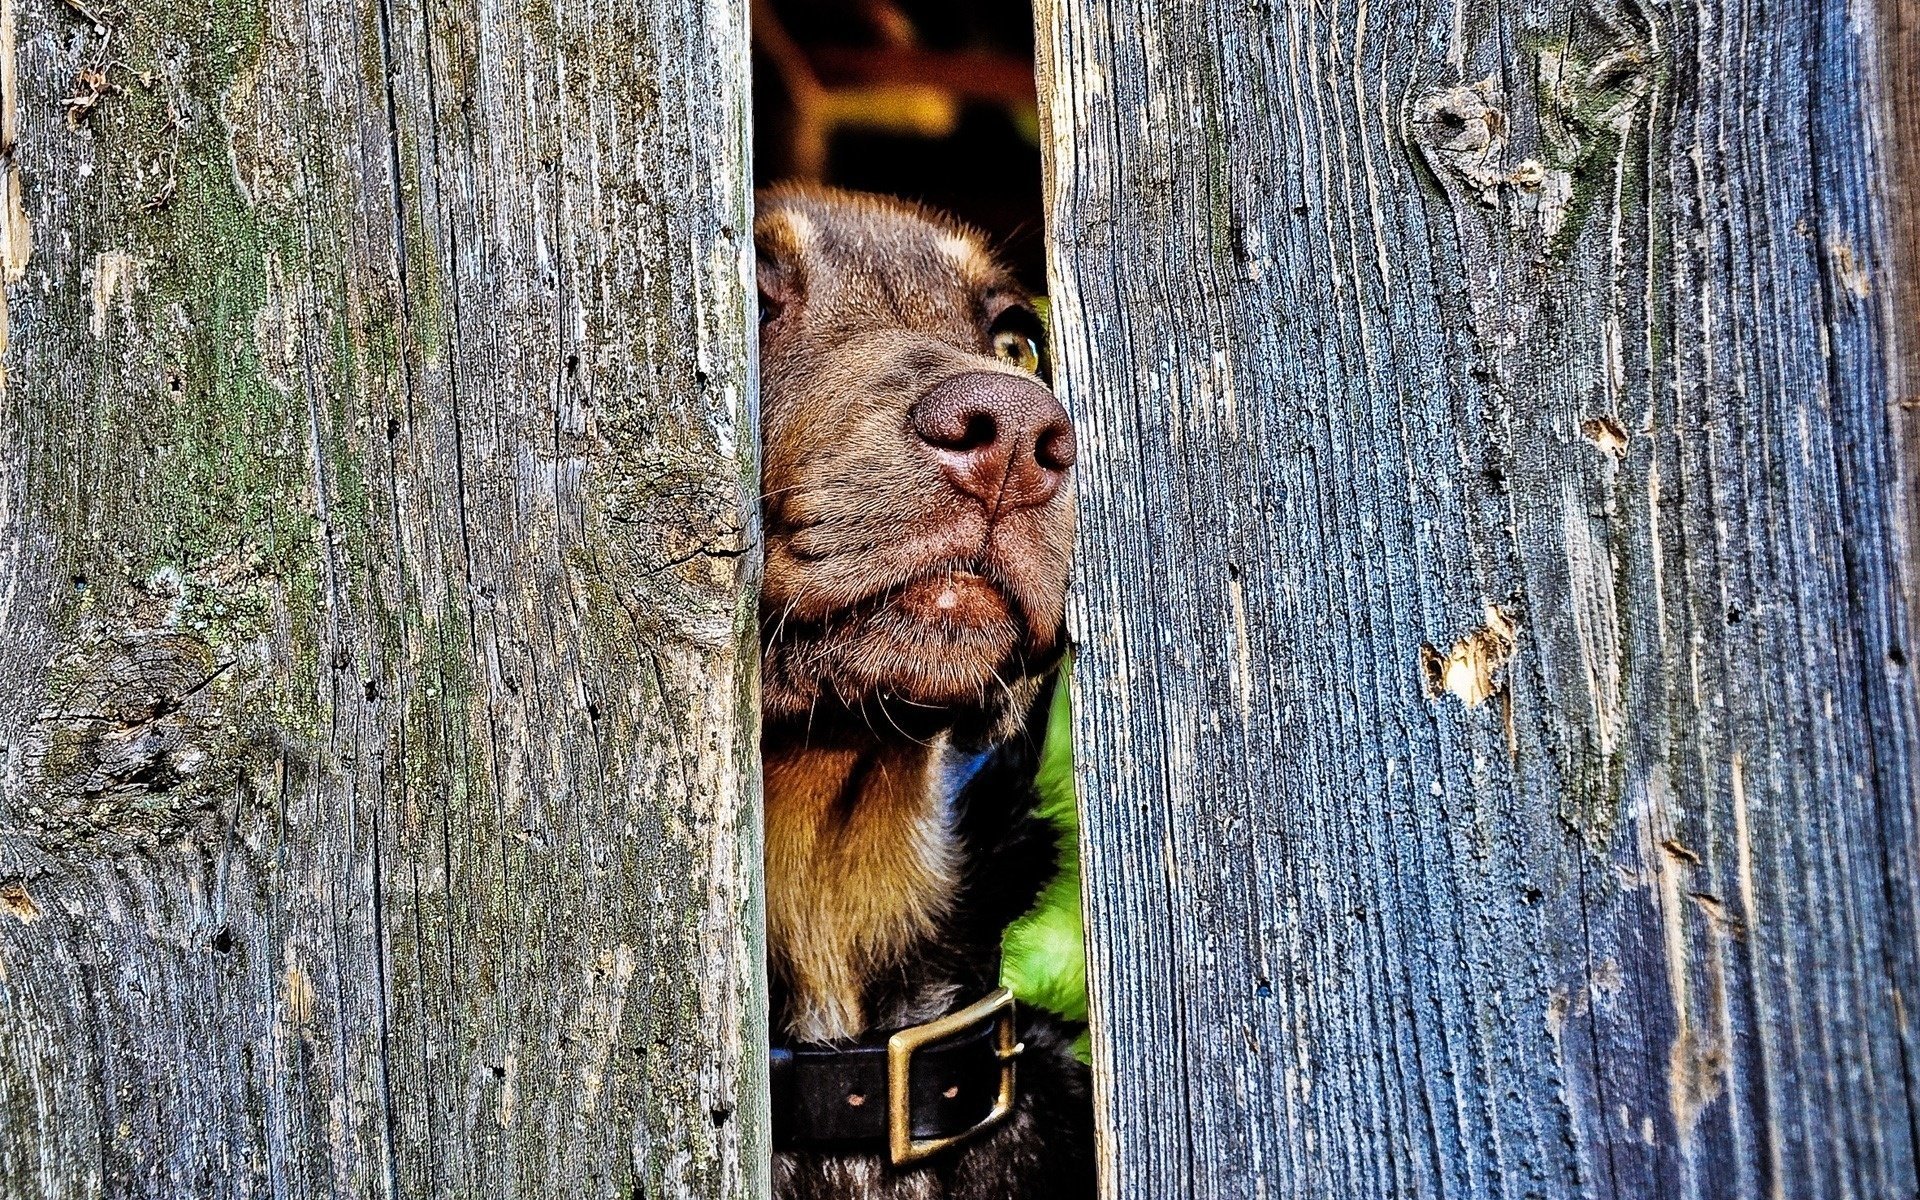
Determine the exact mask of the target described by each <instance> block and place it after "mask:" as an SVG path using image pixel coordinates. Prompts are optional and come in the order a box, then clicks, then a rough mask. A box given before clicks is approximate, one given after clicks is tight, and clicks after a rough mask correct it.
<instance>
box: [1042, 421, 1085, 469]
mask: <svg viewBox="0 0 1920 1200" xmlns="http://www.w3.org/2000/svg"><path fill="white" fill-rule="evenodd" d="M1078 457H1079V448H1078V447H1077V446H1076V445H1075V444H1074V440H1073V426H1071V425H1068V424H1066V423H1065V422H1059V423H1056V424H1053V425H1049V426H1047V427H1046V428H1045V429H1042V430H1041V431H1040V436H1039V438H1037V439H1036V440H1035V441H1034V443H1033V460H1034V461H1035V462H1037V463H1039V464H1040V465H1041V466H1042V467H1045V468H1047V469H1048V470H1050V471H1064V470H1066V469H1067V468H1068V467H1071V466H1072V465H1073V462H1074V460H1075V459H1076V458H1078Z"/></svg>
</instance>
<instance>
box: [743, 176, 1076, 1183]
mask: <svg viewBox="0 0 1920 1200" xmlns="http://www.w3.org/2000/svg"><path fill="white" fill-rule="evenodd" d="M754 239H755V244H756V249H757V252H758V257H757V273H758V278H759V291H760V362H761V398H762V470H761V478H762V488H763V497H762V502H761V503H762V517H763V523H764V528H765V538H766V541H765V548H766V576H765V588H764V592H763V594H762V599H761V645H762V651H763V657H762V667H761V681H762V682H761V703H762V716H763V726H762V729H763V732H762V741H761V747H762V756H763V762H764V767H765V776H764V777H765V795H766V809H765V811H766V880H767V945H768V965H769V982H770V997H771V1015H772V1024H773V1035H774V1049H773V1052H772V1054H773V1057H772V1062H771V1073H772V1092H773V1105H774V1150H775V1154H774V1195H775V1196H776V1197H778V1198H779V1200H828V1198H832V1200H908V1198H909V1197H911V1198H913V1200H1023V1198H1026V1197H1046V1200H1078V1198H1080V1197H1091V1196H1092V1195H1093V1148H1092V1116H1091V1107H1090V1101H1089V1098H1088V1092H1089V1088H1088V1080H1087V1070H1086V1068H1085V1066H1084V1065H1082V1064H1081V1063H1080V1062H1079V1061H1078V1060H1077V1059H1076V1058H1075V1057H1074V1056H1073V1054H1072V1053H1071V1050H1070V1044H1071V1037H1072V1034H1073V1032H1074V1031H1073V1030H1072V1029H1070V1028H1069V1027H1068V1026H1067V1025H1066V1024H1065V1023H1064V1022H1063V1021H1061V1020H1060V1019H1058V1018H1056V1017H1053V1016H1052V1015H1050V1014H1047V1013H1044V1012H1040V1011H1037V1010H1029V1009H1026V1008H1022V1007H1016V1008H1013V1009H1009V1008H1007V1007H1005V1006H1004V1005H1005V1001H1006V997H1005V995H1004V994H1003V993H999V992H997V991H996V988H997V984H998V979H999V971H1000V939H1001V935H1002V933H1003V931H1004V930H1005V928H1006V927H1007V925H1008V924H1009V923H1010V922H1011V921H1013V920H1015V919H1016V918H1018V917H1019V916H1020V915H1021V914H1022V913H1023V912H1025V911H1026V910H1027V909H1028V908H1029V907H1030V906H1031V905H1032V904H1033V902H1034V900H1035V897H1036V896H1037V895H1038V893H1039V891H1040V889H1041V888H1042V887H1043V886H1045V884H1046V883H1047V882H1048V880H1049V879H1050V878H1051V876H1052V875H1053V873H1054V871H1055V870H1056V869H1057V861H1056V860H1057V854H1058V848H1057V844H1056V837H1055V833H1054V830H1053V829H1052V827H1051V826H1050V825H1048V824H1047V823H1046V822H1045V821H1043V820H1041V819H1039V818H1038V817H1037V816H1036V815H1035V813H1034V811H1033V808H1034V803H1035V799H1036V797H1035V793H1034V790H1033V776H1034V771H1035V769H1036V766H1037V760H1038V740H1039V730H1040V729H1041V728H1043V719H1044V714H1045V711H1046V707H1047V705H1046V699H1047V696H1048V694H1049V692H1050V689H1051V688H1052V686H1054V676H1055V674H1056V673H1057V667H1058V664H1059V662H1060V659H1061V656H1062V654H1063V651H1064V646H1065V633H1064V608H1065V596H1066V589H1067V583H1068V576H1069V572H1070V569H1071V567H1072V561H1073V536H1074V508H1073V493H1072V487H1071V472H1072V467H1073V464H1074V459H1075V455H1076V445H1075V441H1074V432H1073V426H1072V424H1071V422H1070V421H1069V420H1068V418H1067V413H1066V411H1065V409H1064V408H1063V407H1062V406H1061V404H1060V402H1059V401H1058V400H1057V399H1056V398H1055V397H1054V394H1053V392H1052V390H1051V389H1050V387H1049V386H1048V383H1047V378H1046V376H1045V369H1044V364H1043V356H1044V348H1043V341H1044V331H1043V329H1042V326H1041V322H1040V320H1039V317H1038V316H1037V315H1036V313H1035V311H1034V308H1033V305H1032V303H1031V299H1030V297H1029V296H1028V295H1027V294H1026V293H1025V292H1024V291H1022V289H1021V288H1020V287H1019V286H1018V285H1017V284H1016V282H1015V281H1014V279H1013V277H1012V276H1011V274H1010V273H1009V272H1008V271H1007V270H1006V269H1005V267H1004V266H1002V265H1001V264H1000V263H999V262H997V261H996V260H995V258H994V257H993V255H992V254H991V253H990V252H989V251H988V249H987V248H986V247H985V245H984V244H983V242H982V239H981V238H980V236H979V235H978V234H976V233H975V232H973V231H972V230H970V229H968V228H966V227H964V226H962V225H960V224H958V223H956V222H955V221H953V220H951V219H948V218H947V217H944V216H942V215H940V214H938V213H935V212H932V211H930V210H928V209H925V208H921V207H919V206H916V205H912V204H908V203H904V202H901V201H897V200H892V199H887V198H883V197H878V196H869V195H861V194H856V193H850V192H843V191H836V190H832V189H827V188H821V187H814V186H786V187H779V188H775V189H772V190H769V191H766V192H763V193H762V194H761V195H760V197H759V207H758V214H757V217H756V220H755V225H754ZM947 1017H952V1018H953V1021H951V1022H948V1024H953V1023H955V1022H957V1023H959V1025H960V1027H959V1028H957V1029H953V1030H950V1031H948V1032H945V1033H941V1032H940V1029H939V1027H938V1026H934V1027H932V1028H929V1023H931V1022H937V1021H939V1020H940V1019H942V1018H947ZM916 1041H918V1042H921V1043H923V1044H921V1045H918V1046H917V1047H916V1046H914V1045H913V1044H912V1043H914V1042H916ZM903 1043H904V1045H903Z"/></svg>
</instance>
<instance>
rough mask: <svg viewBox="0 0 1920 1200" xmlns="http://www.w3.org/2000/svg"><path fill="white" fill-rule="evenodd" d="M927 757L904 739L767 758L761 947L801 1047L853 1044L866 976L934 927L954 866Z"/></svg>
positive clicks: (861, 1021)
mask: <svg viewBox="0 0 1920 1200" xmlns="http://www.w3.org/2000/svg"><path fill="white" fill-rule="evenodd" d="M937 758H938V756H937V754H936V753H935V752H934V751H933V750H932V749H931V748H926V747H921V746H917V745H914V744H912V743H907V744H905V745H899V746H892V745H883V746H859V745H850V744H837V745H825V746H805V747H784V748H780V749H778V750H776V751H775V752H773V753H771V754H770V755H769V756H768V757H767V759H766V790H767V795H768V796H769V797H772V798H774V801H773V802H772V803H770V804H768V806H767V940H768V943H769V944H770V945H771V946H772V947H773V948H774V954H775V959H776V961H775V970H776V971H778V972H779V973H780V974H781V975H782V976H783V977H784V978H785V979H786V980H787V983H788V986H789V987H790V988H791V989H792V1000H791V1005H792V1013H793V1016H792V1017H791V1025H792V1027H791V1029H790V1030H789V1032H790V1034H791V1035H792V1036H793V1037H795V1038H797V1039H798V1040H800V1041H805V1042H827V1041H834V1040H836V1039H842V1038H853V1037H858V1036H859V1035H860V1033H861V1032H862V1031H863V1030H865V1028H866V1025H867V1022H866V1020H865V1016H864V1004H863V990H864V987H865V984H866V982H867V980H868V979H869V978H871V976H872V975H873V974H874V973H875V972H876V971H879V970H883V969H885V968H886V967H888V966H890V965H892V964H893V963H895V962H897V961H898V959H899V956H900V955H901V954H902V953H903V952H905V951H907V950H908V949H910V948H911V947H912V946H913V945H914V944H915V943H917V942H919V941H922V940H924V939H926V938H929V937H932V936H934V935H935V934H937V933H938V931H939V926H940V919H941V918H942V917H943V916H945V915H946V909H947V906H948V904H949V902H950V901H951V899H952V897H953V893H954V883H955V864H954V861H953V857H954V856H953V850H952V847H951V846H950V845H948V839H947V837H946V832H947V831H946V829H945V828H944V820H945V816H946V814H945V812H944V811H942V806H941V803H940V801H941V799H942V798H941V796H940V793H939V790H938V787H937V786H936V781H935V780H934V779H933V778H932V776H933V775H934V773H935V771H936V768H937V767H938V765H939V764H938V762H937ZM849 785H851V787H849Z"/></svg>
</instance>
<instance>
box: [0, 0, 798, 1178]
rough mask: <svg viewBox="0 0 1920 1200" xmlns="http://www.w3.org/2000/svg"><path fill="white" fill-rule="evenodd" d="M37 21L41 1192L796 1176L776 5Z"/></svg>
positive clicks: (217, 9)
mask: <svg viewBox="0 0 1920 1200" xmlns="http://www.w3.org/2000/svg"><path fill="white" fill-rule="evenodd" d="M91 3H99V4H100V5H101V7H99V8H97V9H96V8H92V7H90V4H91ZM0 5H3V6H0V89H4V93H5V99H4V126H0V128H3V129H4V132H0V154H3V155H4V162H0V166H3V167H4V170H5V180H6V184H5V187H6V195H5V203H4V205H0V231H4V232H3V234H0V247H4V253H5V255H6V258H5V270H6V275H5V278H6V284H7V287H6V293H5V298H6V308H5V310H4V311H5V313H6V323H5V325H4V328H6V329H7V330H8V341H9V344H8V347H7V354H6V390H5V394H4V401H0V404H3V405H4V407H3V408H0V413H3V414H4V416H3V417H0V471H3V472H4V474H3V475H0V487H3V488H4V490H3V491H0V626H4V628H5V636H4V641H0V675H3V676H4V679H5V686H4V688H0V738H3V740H4V745H5V747H6V755H7V757H6V766H5V771H4V773H3V775H4V780H5V784H4V786H5V791H4V793H0V900H4V907H0V1196H5V1197H7V1200H40V1198H44V1200H76V1198H80V1197H88V1196H97V1195H108V1196H116V1197H162V1196H164V1197H181V1198H193V1200H208V1198H216V1197H254V1196H277V1197H292V1198H297V1200H313V1198H318V1197H331V1196H338V1197H372V1196H405V1197H414V1196H473V1195H487V1196H502V1197H505V1196H529V1197H531V1196H544V1195H551V1196H615V1195H617V1196H619V1197H622V1198H623V1200H625V1198H627V1197H631V1196H638V1195H646V1196H653V1197H661V1196H680V1195H684V1196H744V1195H753V1194H756V1193H763V1192H764V1191H765V1188H766V1186H767V1158H766V1154H767V1145H766V1132H765V1130H766V1122H765V1100H764V1092H765V1084H764V1071H765V1062H766V1059H765V1052H764V1050H763V1049H762V1048H761V1047H762V1046H764V1041H765V998H764V992H763V988H764V984H763V978H764V976H763V972H762V970H761V968H760V965H759V963H760V946H759V941H758V937H759V935H758V929H759V919H758V907H757V906H758V885H757V874H758V869H759V858H760V852H759V842H758V832H757V831H758V817H757V811H758V810H757V794H758V784H757V775H756V769H757V768H756V766H755V764H756V762H757V732H756V731H757V714H756V712H755V700H754V697H755V694H756V685H755V680H754V663H755V661H756V657H755V654H754V650H753V641H752V639H753V637H754V634H753V611H752V604H753V587H752V584H753V578H752V575H751V572H750V570H749V565H750V564H751V563H752V562H753V561H754V559H753V557H752V556H751V555H750V554H748V553H747V551H748V549H749V547H750V546H751V544H752V541H753V519H754V518H753V513H754V510H755V508H756V503H755V499H754V498H755V496H756V495H757V486H756V478H755V466H754V462H755V455H754V441H755V438H754V428H755V426H754V398H755V395H756V389H755V383H754V378H753V367H752V358H751V354H750V339H751V330H752V329H753V323H752V321H751V319H750V315H751V307H750V306H751V303H752V301H751V298H750V294H749V292H748V291H747V288H746V285H745V282H744V281H745V280H746V278H747V273H748V272H749V271H750V270H751V265H752V256H751V244H750V243H751V233H750V230H751V224H750V220H749V209H750V204H751V197H750V195H749V192H748V188H747V184H746V179H747V172H746V166H745V164H746V155H747V146H746V130H745V122H746V117H745V112H746V104H745V101H746V97H745V95H744V86H745V85H744V80H745V78H746V49H745V47H746V24H745V15H744V12H743V11H742V8H741V6H739V5H735V4H728V3H715V4H703V3H701V2H700V0H687V2H685V3H681V2H678V0H659V2H658V3H653V2H644V3H637V4H636V3H625V4H620V3H611V4H609V3H592V4H584V5H583V4H561V5H541V4H532V5H524V4H517V3H514V4H499V3H491V2H487V0H483V2H482V3H481V4H479V5H475V6H459V7H453V6H447V5H442V4H435V3H409V2H408V0H373V2H371V3H366V4H362V3H354V2H348V0H313V2H312V3H307V4H281V3H268V2H263V0H178V2H176V3H169V4H156V5H125V6H109V4H108V3H107V0H89V3H88V4H82V3H77V2H76V3H64V2H62V0H0Z"/></svg>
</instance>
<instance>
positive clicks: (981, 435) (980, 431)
mask: <svg viewBox="0 0 1920 1200" xmlns="http://www.w3.org/2000/svg"><path fill="white" fill-rule="evenodd" d="M999 438H1000V426H999V423H998V422H996V421H995V420H994V419H993V414H992V413H984V412H979V413H974V414H973V415H972V416H970V417H968V418H967V427H966V429H965V430H963V431H962V432H961V434H960V440H959V441H957V442H955V443H953V445H952V447H951V448H952V449H954V450H978V449H980V447H982V446H991V445H993V443H994V442H996V441H998V440H999Z"/></svg>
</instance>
